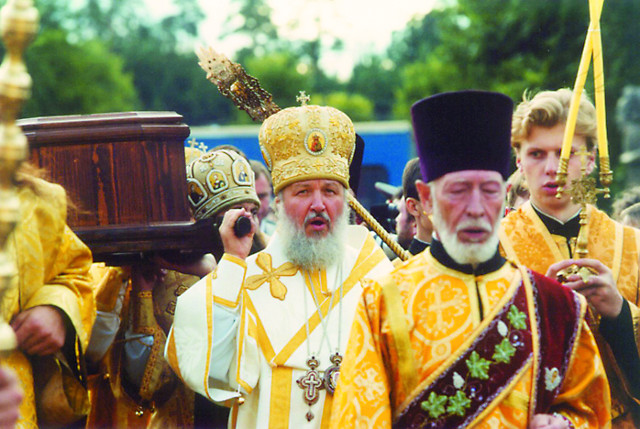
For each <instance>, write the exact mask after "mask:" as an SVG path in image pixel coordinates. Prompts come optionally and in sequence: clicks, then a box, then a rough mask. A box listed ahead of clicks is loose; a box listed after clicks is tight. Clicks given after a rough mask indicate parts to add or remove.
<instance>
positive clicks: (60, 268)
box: [0, 180, 96, 428]
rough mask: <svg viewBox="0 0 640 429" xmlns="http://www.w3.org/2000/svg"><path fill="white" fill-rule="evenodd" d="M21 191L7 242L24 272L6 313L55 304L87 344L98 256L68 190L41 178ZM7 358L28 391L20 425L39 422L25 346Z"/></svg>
mask: <svg viewBox="0 0 640 429" xmlns="http://www.w3.org/2000/svg"><path fill="white" fill-rule="evenodd" d="M18 197H19V199H20V221H19V223H18V224H17V225H16V228H15V230H14V231H13V232H12V234H11V236H10V237H9V240H8V242H7V250H8V252H9V253H10V254H12V255H14V258H15V263H16V266H17V271H18V277H17V278H15V279H14V281H13V282H12V284H11V285H10V287H9V290H8V291H7V293H6V295H5V296H4V298H3V300H2V302H1V303H0V305H1V306H2V314H3V316H4V317H5V318H6V319H7V320H10V319H11V318H12V317H14V316H15V315H17V314H18V313H20V312H21V311H24V310H27V309H29V308H32V307H35V306H39V305H52V306H55V307H57V308H58V309H60V310H62V311H63V312H64V313H65V314H66V315H67V316H68V318H69V320H70V321H71V323H72V324H73V327H74V328H75V332H76V335H77V336H78V338H79V340H80V345H81V347H82V348H83V350H84V349H85V348H86V346H87V343H88V339H89V333H90V332H91V326H92V325H93V321H94V319H95V311H96V310H95V300H94V296H93V291H92V287H91V280H90V276H89V267H90V265H91V262H92V257H91V252H90V250H89V249H88V248H87V246H86V245H85V244H84V243H82V242H81V241H80V239H79V238H78V237H77V236H76V235H75V234H74V233H73V232H72V231H71V229H70V228H69V227H68V226H67V224H66V218H67V208H66V194H65V191H64V189H63V188H62V187H60V186H59V185H55V184H52V183H48V182H45V181H43V180H35V184H34V186H33V187H32V186H23V187H22V188H21V189H20V190H19V192H18ZM3 363H4V364H6V365H7V366H9V367H11V368H13V370H14V371H15V372H16V373H17V374H18V377H19V379H20V382H21V385H22V388H23V390H24V394H25V399H24V401H23V403H22V407H21V419H20V420H19V421H18V424H17V427H23V428H31V427H37V422H36V417H35V395H34V391H33V375H32V371H31V364H30V363H29V361H28V360H27V358H26V357H25V355H24V354H22V353H21V352H19V351H15V352H13V354H12V355H11V356H9V357H8V358H6V359H3ZM70 364H74V363H73V362H72V363H70ZM75 364H76V365H77V363H75Z"/></svg>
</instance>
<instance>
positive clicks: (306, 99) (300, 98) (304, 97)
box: [296, 91, 311, 106]
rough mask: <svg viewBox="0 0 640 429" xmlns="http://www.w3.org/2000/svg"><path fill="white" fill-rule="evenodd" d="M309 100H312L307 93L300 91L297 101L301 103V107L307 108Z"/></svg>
mask: <svg viewBox="0 0 640 429" xmlns="http://www.w3.org/2000/svg"><path fill="white" fill-rule="evenodd" d="M309 100H311V97H309V96H308V95H307V93H306V92H305V91H300V93H299V94H298V95H297V96H296V101H297V102H298V103H300V105H301V106H306V105H307V103H308V102H309Z"/></svg>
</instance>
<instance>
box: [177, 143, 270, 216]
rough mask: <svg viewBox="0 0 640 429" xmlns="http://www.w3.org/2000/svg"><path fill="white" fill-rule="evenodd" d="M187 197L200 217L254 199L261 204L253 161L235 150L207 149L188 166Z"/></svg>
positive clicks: (194, 211) (192, 208)
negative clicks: (256, 187)
mask: <svg viewBox="0 0 640 429" xmlns="http://www.w3.org/2000/svg"><path fill="white" fill-rule="evenodd" d="M187 199H188V200H189V204H190V205H191V210H192V211H193V216H194V217H195V218H196V220H200V219H206V218H208V217H211V216H213V215H216V214H218V213H220V212H221V211H223V210H227V209H229V208H231V206H233V205H234V204H236V203H242V202H246V201H251V202H254V203H256V204H257V205H258V206H260V200H259V199H258V195H257V194H256V190H255V175H254V173H253V170H252V169H251V166H250V165H249V162H248V161H247V160H246V159H244V158H243V157H242V156H240V155H239V154H237V153H236V152H234V151H232V150H227V149H219V150H216V151H213V152H207V153H205V154H204V155H202V156H201V157H199V158H198V159H196V160H194V161H192V162H191V163H190V164H189V165H188V166H187Z"/></svg>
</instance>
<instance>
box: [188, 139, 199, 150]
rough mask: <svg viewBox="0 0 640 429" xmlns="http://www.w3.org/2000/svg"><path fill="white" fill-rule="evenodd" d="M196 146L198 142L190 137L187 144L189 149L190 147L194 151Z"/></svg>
mask: <svg viewBox="0 0 640 429" xmlns="http://www.w3.org/2000/svg"><path fill="white" fill-rule="evenodd" d="M197 144H198V142H197V141H196V138H195V137H191V138H190V139H189V143H188V145H189V147H190V148H191V149H195V148H196V146H197Z"/></svg>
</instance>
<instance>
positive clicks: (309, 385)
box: [296, 356, 324, 422]
mask: <svg viewBox="0 0 640 429" xmlns="http://www.w3.org/2000/svg"><path fill="white" fill-rule="evenodd" d="M319 364H320V362H318V359H316V358H315V357H314V356H311V357H310V358H309V359H308V360H307V366H308V367H309V370H308V371H307V373H306V374H305V375H303V376H302V377H300V378H299V379H298V380H297V381H296V383H298V386H300V388H301V389H302V390H303V391H304V401H305V402H306V403H307V404H308V405H309V407H311V406H312V405H313V404H315V403H316V402H318V399H320V390H322V389H323V384H324V381H323V379H322V377H321V376H320V373H319V372H318V371H317V370H316V368H317V367H318V365H319ZM305 417H306V418H307V421H308V422H310V421H311V420H313V417H314V415H313V413H312V412H311V410H309V411H308V412H307V414H306V416H305Z"/></svg>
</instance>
